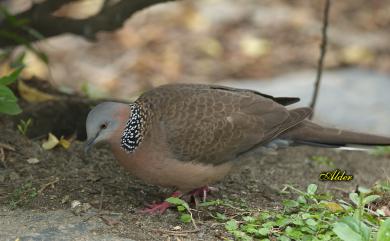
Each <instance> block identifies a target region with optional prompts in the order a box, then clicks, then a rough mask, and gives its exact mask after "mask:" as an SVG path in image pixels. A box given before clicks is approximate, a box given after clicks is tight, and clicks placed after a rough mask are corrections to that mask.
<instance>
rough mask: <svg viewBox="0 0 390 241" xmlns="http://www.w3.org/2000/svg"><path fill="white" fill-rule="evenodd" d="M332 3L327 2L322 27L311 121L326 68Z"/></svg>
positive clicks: (328, 0)
mask: <svg viewBox="0 0 390 241" xmlns="http://www.w3.org/2000/svg"><path fill="white" fill-rule="evenodd" d="M330 1H331V0H325V8H324V16H323V25H322V40H321V45H320V50H321V53H320V58H319V59H318V66H317V76H316V82H315V85H314V93H313V97H312V100H311V103H310V107H311V108H312V109H313V112H312V114H311V115H310V116H309V119H312V118H313V115H314V108H315V106H316V103H317V97H318V91H319V89H320V83H321V76H322V69H323V66H324V59H325V54H326V47H327V44H328V36H327V29H328V19H329V10H330Z"/></svg>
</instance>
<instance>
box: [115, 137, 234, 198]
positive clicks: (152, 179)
mask: <svg viewBox="0 0 390 241" xmlns="http://www.w3.org/2000/svg"><path fill="white" fill-rule="evenodd" d="M157 146H158V145H155V146H154V147H153V145H148V143H143V144H142V145H141V146H140V147H139V148H138V149H137V150H135V151H134V152H133V153H127V152H126V151H125V150H124V149H122V148H121V147H120V146H119V145H115V146H112V150H113V153H114V155H115V157H116V158H117V159H118V161H119V163H120V164H121V165H122V166H123V167H124V169H125V170H127V171H128V172H129V173H131V174H132V175H134V176H136V177H138V178H140V179H142V180H144V181H145V182H147V183H150V184H154V185H159V186H163V187H175V188H177V189H179V190H180V191H190V190H192V189H195V188H199V187H202V186H205V185H208V184H211V183H214V182H216V181H219V180H221V179H223V178H224V177H225V176H226V175H227V174H228V173H229V172H230V170H231V169H232V166H233V163H231V162H227V163H224V164H221V165H207V164H202V163H195V162H183V161H180V160H177V159H175V158H174V157H173V156H172V155H171V154H170V153H169V151H168V150H166V149H164V148H161V146H160V148H157Z"/></svg>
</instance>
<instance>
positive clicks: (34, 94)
mask: <svg viewBox="0 0 390 241" xmlns="http://www.w3.org/2000/svg"><path fill="white" fill-rule="evenodd" d="M18 91H19V94H20V96H22V98H23V99H25V100H27V101H28V102H43V101H48V100H55V99H58V97H56V96H54V95H50V94H47V93H45V92H42V91H40V90H38V89H36V88H33V87H30V86H28V85H27V84H26V83H24V82H23V81H22V80H20V81H18Z"/></svg>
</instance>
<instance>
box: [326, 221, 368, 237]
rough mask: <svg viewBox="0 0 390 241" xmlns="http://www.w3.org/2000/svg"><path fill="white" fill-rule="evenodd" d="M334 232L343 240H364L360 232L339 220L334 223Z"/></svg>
mask: <svg viewBox="0 0 390 241" xmlns="http://www.w3.org/2000/svg"><path fill="white" fill-rule="evenodd" d="M333 232H335V233H336V235H337V236H338V237H339V238H340V239H341V240H343V241H362V240H363V239H362V237H361V235H360V234H359V233H356V232H355V231H354V230H353V229H352V228H351V227H350V226H348V225H347V224H346V223H342V222H338V223H336V224H335V225H334V228H333Z"/></svg>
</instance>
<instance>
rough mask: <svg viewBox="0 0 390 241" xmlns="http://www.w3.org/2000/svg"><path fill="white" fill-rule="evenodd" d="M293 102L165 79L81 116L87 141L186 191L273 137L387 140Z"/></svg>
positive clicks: (139, 172) (150, 179)
mask: <svg viewBox="0 0 390 241" xmlns="http://www.w3.org/2000/svg"><path fill="white" fill-rule="evenodd" d="M297 101H299V99H298V98H288V97H282V98H276V97H272V96H269V95H266V94H262V93H259V92H256V91H252V90H245V89H236V88H230V87H224V86H217V85H194V84H174V85H165V86H161V87H158V88H155V89H152V90H149V91H147V92H145V93H143V94H142V95H141V96H140V97H139V98H138V99H137V100H136V101H135V102H134V103H131V104H123V103H116V102H104V103H101V104H99V105H97V106H96V107H95V108H93V110H91V112H90V113H89V115H88V118H87V122H86V128H87V135H88V140H87V148H89V147H90V146H92V145H94V144H96V143H98V142H108V143H109V144H110V146H111V149H112V151H113V153H114V155H115V157H116V158H117V159H118V160H119V162H120V164H121V165H122V166H123V167H124V168H125V169H126V170H127V171H128V172H130V173H131V174H133V175H134V176H137V177H138V178H140V179H142V180H144V181H145V182H147V183H150V184H155V185H159V186H164V187H173V188H176V189H177V190H179V191H180V193H188V192H189V191H191V190H194V189H195V191H194V192H197V191H198V190H199V189H197V188H200V187H204V186H207V185H208V184H210V183H214V182H216V181H218V180H221V179H222V178H223V177H225V176H226V175H227V174H228V173H229V171H231V170H232V169H233V168H234V167H236V166H239V165H240V162H238V161H237V159H238V157H240V156H241V155H243V154H245V153H248V152H249V151H251V150H253V149H255V148H256V147H259V146H262V145H267V144H268V143H270V142H272V141H273V140H287V141H289V142H291V143H293V144H309V145H320V146H329V147H333V146H334V147H339V146H343V145H346V144H361V145H390V138H387V137H381V136H375V135H369V134H361V133H356V132H351V131H344V130H339V129H333V128H327V127H322V126H320V125H317V124H315V123H313V122H311V121H309V120H306V118H307V117H308V116H309V115H310V114H311V112H312V111H311V109H310V108H306V107H304V108H297V109H292V110H288V109H286V108H285V106H286V105H289V104H292V103H295V102H297ZM202 190H203V191H204V190H205V189H202ZM194 192H193V193H194ZM176 194H177V193H176ZM167 207H168V205H165V206H163V207H162V206H155V207H154V209H151V210H152V211H156V210H157V211H159V212H161V211H164V210H165V208H167Z"/></svg>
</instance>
